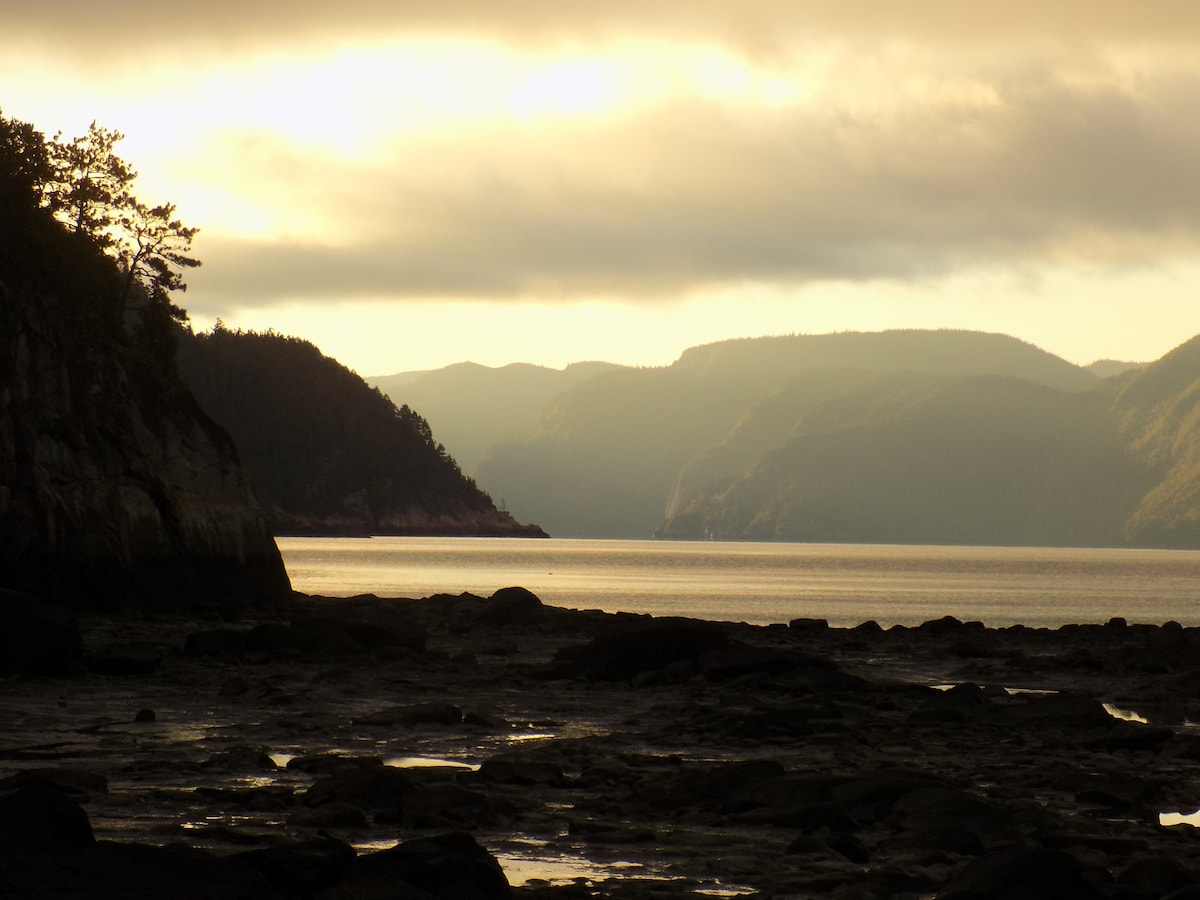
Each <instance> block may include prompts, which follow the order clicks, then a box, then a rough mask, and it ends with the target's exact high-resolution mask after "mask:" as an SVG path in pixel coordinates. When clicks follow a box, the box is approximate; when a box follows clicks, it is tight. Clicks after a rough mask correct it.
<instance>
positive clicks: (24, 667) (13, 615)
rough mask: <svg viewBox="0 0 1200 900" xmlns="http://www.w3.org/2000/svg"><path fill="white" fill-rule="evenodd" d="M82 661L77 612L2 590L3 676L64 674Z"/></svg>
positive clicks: (0, 643)
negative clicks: (75, 614) (72, 612)
mask: <svg viewBox="0 0 1200 900" xmlns="http://www.w3.org/2000/svg"><path fill="white" fill-rule="evenodd" d="M82 661H83V636H82V635H81V634H80V631H79V623H78V621H77V620H76V619H75V617H74V616H73V615H71V614H70V613H69V612H67V611H65V610H63V609H58V608H56V607H54V606H51V605H49V604H47V603H43V602H40V601H38V600H37V599H36V598H34V597H31V596H29V595H28V594H21V593H17V592H16V591H7V590H3V589H0V675H8V674H13V673H22V674H28V675H60V674H62V673H64V672H71V671H74V670H76V669H78V668H79V667H80V665H81V664H82Z"/></svg>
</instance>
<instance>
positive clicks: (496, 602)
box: [475, 587, 545, 625]
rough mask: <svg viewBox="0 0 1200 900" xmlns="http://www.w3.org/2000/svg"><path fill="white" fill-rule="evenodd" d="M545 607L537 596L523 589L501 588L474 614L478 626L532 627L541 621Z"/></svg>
mask: <svg viewBox="0 0 1200 900" xmlns="http://www.w3.org/2000/svg"><path fill="white" fill-rule="evenodd" d="M544 614H545V607H544V606H543V605H542V601H541V600H540V599H539V598H538V596H537V594H535V593H533V591H530V590H526V589H525V588H523V587H506V588H501V589H500V590H498V591H496V593H494V594H492V596H491V597H489V598H488V600H487V603H485V604H484V606H483V608H482V609H480V610H479V611H478V612H477V613H476V614H475V621H476V622H477V623H479V624H480V625H532V624H534V623H535V622H539V621H541V619H542V617H543V615H544Z"/></svg>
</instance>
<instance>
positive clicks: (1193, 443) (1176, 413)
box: [1106, 337, 1200, 547]
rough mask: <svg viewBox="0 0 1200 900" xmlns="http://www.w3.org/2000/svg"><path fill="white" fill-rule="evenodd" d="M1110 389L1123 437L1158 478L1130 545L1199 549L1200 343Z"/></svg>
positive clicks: (1129, 530)
mask: <svg viewBox="0 0 1200 900" xmlns="http://www.w3.org/2000/svg"><path fill="white" fill-rule="evenodd" d="M1106 386H1107V391H1108V393H1109V395H1110V396H1111V399H1112V404H1113V408H1114V410H1115V411H1116V414H1117V416H1118V417H1119V421H1120V424H1121V428H1122V433H1123V434H1124V436H1125V437H1126V439H1127V440H1128V441H1129V442H1130V443H1131V446H1132V447H1133V450H1134V452H1136V453H1137V454H1138V455H1139V457H1140V458H1141V459H1142V460H1144V461H1145V462H1146V464H1148V465H1150V466H1152V467H1153V469H1154V471H1155V473H1156V476H1157V480H1156V483H1155V485H1154V486H1153V488H1152V489H1151V490H1149V491H1147V492H1146V494H1145V495H1144V496H1143V497H1142V498H1141V501H1140V503H1139V504H1138V505H1137V508H1136V509H1135V510H1134V511H1133V513H1132V514H1131V515H1130V517H1129V519H1128V521H1127V522H1126V524H1125V539H1126V541H1127V542H1129V543H1132V544H1137V545H1147V546H1158V547H1200V337H1196V338H1193V339H1192V340H1190V341H1188V342H1187V343H1185V344H1182V345H1181V346H1179V347H1177V348H1175V349H1174V350H1172V351H1171V352H1170V353H1168V354H1167V355H1166V356H1164V357H1163V358H1162V359H1160V360H1159V361H1158V362H1155V363H1152V364H1150V365H1148V366H1146V367H1145V368H1143V369H1139V370H1137V371H1133V372H1129V373H1127V374H1126V375H1124V376H1120V377H1119V378H1117V379H1114V380H1113V381H1112V382H1110V383H1106Z"/></svg>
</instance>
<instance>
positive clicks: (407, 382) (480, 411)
mask: <svg viewBox="0 0 1200 900" xmlns="http://www.w3.org/2000/svg"><path fill="white" fill-rule="evenodd" d="M620 368H622V367H621V366H617V365H614V364H613V363H605V362H579V363H573V364H571V365H569V366H567V367H566V368H565V369H550V368H546V367H544V366H533V365H528V364H526V363H514V364H512V365H508V366H503V367H501V368H491V367H488V366H481V365H479V364H478V363H472V362H465V363H457V364H455V365H452V366H447V367H445V368H443V369H434V370H431V371H423V372H401V373H398V374H395V375H376V376H373V377H368V378H367V379H366V380H367V382H368V383H369V384H371V385H372V386H374V387H377V388H379V390H381V391H383V392H384V393H385V394H387V395H388V396H389V397H391V399H392V400H393V402H395V403H397V404H404V405H407V406H410V407H412V408H413V409H419V410H420V411H421V415H422V416H424V417H425V419H426V420H427V421H428V422H429V425H430V427H431V428H432V429H433V430H434V431H435V432H436V433H437V435H438V436H439V437H440V438H441V440H442V442H443V443H444V444H445V445H446V447H447V448H448V449H449V450H450V452H451V454H453V456H454V458H455V459H456V460H458V463H459V465H461V466H462V468H463V471H464V472H467V473H468V474H471V473H474V472H475V469H476V466H478V465H479V461H480V460H481V459H482V458H483V456H484V454H485V453H486V452H487V451H488V449H489V448H490V447H491V446H492V445H494V444H497V443H501V442H504V441H509V440H515V439H518V438H520V437H521V436H522V435H524V434H525V433H526V432H527V431H528V430H529V429H530V428H532V427H533V425H534V423H536V422H537V419H538V416H539V415H540V414H541V411H542V408H543V407H544V406H545V405H546V404H547V403H549V402H550V401H551V400H553V399H554V398H555V397H557V396H558V395H559V394H561V393H562V392H563V391H566V390H567V389H569V388H571V387H574V386H575V385H576V384H579V383H580V382H582V381H586V380H587V379H589V378H591V377H593V376H595V375H599V374H601V373H603V372H609V371H613V370H615V369H620Z"/></svg>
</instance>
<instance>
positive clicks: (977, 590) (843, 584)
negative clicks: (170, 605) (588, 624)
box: [278, 537, 1200, 627]
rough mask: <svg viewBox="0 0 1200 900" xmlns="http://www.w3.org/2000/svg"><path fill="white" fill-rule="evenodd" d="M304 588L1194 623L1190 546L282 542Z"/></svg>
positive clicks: (712, 612)
mask: <svg viewBox="0 0 1200 900" xmlns="http://www.w3.org/2000/svg"><path fill="white" fill-rule="evenodd" d="M278 544H279V549H280V552H281V554H282V556H283V559H284V563H285V565H286V566H287V569H288V573H289V575H290V576H291V579H292V586H293V587H294V588H295V589H296V590H298V591H302V592H304V593H307V594H316V595H322V596H329V597H348V596H353V595H355V594H364V593H371V594H376V595H378V596H380V597H412V598H417V597H427V596H431V595H433V594H439V593H449V594H457V593H460V592H463V591H468V592H471V593H474V594H479V595H481V596H488V595H490V594H491V593H493V592H494V591H496V590H498V589H499V588H502V587H507V586H510V585H520V586H522V587H526V588H528V589H529V590H531V591H533V592H534V593H535V594H537V595H538V596H539V597H540V598H541V599H542V600H543V602H545V603H547V604H550V605H553V606H563V607H568V608H575V609H602V610H605V611H608V612H617V611H626V612H634V613H649V614H651V615H655V616H668V615H671V616H692V617H696V618H702V619H712V620H717V621H740V622H749V623H751V624H756V625H765V624H770V623H785V622H788V621H790V620H792V619H795V618H801V617H812V618H823V619H827V620H828V621H829V623H830V624H831V625H834V626H835V627H852V626H854V625H857V624H860V623H861V622H865V621H868V620H874V621H876V622H878V623H879V624H880V625H882V626H884V627H890V626H891V625H896V624H901V625H918V624H920V623H921V622H925V621H929V620H930V619H936V618H940V617H941V616H944V615H952V616H955V617H957V618H959V619H962V620H964V621H968V620H979V621H982V622H984V623H985V624H986V625H988V626H991V627H1004V626H1007V625H1013V624H1025V625H1029V626H1034V627H1058V626H1060V625H1064V624H1071V623H1089V622H1096V623H1100V622H1106V621H1108V620H1109V619H1110V618H1112V617H1114V616H1121V617H1124V618H1126V619H1127V620H1128V621H1129V622H1131V623H1146V624H1161V623H1163V622H1166V621H1169V620H1174V621H1177V622H1179V623H1180V624H1182V625H1187V626H1194V625H1200V603H1198V602H1197V601H1198V588H1200V551H1192V550H1182V551H1181V550H1126V549H1080V548H1040V547H1038V548H1028V547H958V546H955V547H944V546H909V545H875V544H788V543H749V542H747V543H735V542H681V541H622V540H570V539H557V538H550V539H528V538H512V539H509V538H416V537H372V538H279V539H278Z"/></svg>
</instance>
